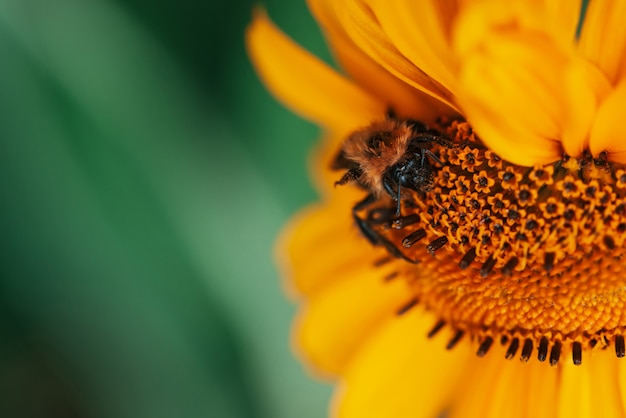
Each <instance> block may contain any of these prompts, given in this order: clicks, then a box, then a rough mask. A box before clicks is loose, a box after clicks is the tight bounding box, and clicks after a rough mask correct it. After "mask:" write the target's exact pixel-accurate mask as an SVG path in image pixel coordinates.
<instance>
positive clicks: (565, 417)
mask: <svg viewBox="0 0 626 418" xmlns="http://www.w3.org/2000/svg"><path fill="white" fill-rule="evenodd" d="M594 360H595V359H594ZM587 363H591V361H587ZM593 366H595V364H583V365H582V367H576V366H574V365H573V364H571V363H569V362H565V363H564V364H561V365H559V367H560V368H561V379H560V385H559V399H558V415H557V416H558V417H562V418H577V417H580V418H583V417H593V416H604V415H596V410H595V407H594V405H592V404H591V397H590V394H591V390H592V389H591V387H592V385H594V384H595V382H592V381H591V377H590V375H589V370H590V369H591V368H592V367H593ZM606 377H608V376H606Z"/></svg>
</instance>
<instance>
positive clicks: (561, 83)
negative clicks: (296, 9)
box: [247, 0, 626, 418]
mask: <svg viewBox="0 0 626 418" xmlns="http://www.w3.org/2000/svg"><path fill="white" fill-rule="evenodd" d="M309 6H310V9H311V11H312V12H313V14H314V16H315V17H316V19H317V20H318V22H319V23H320V25H321V26H322V28H323V30H324V33H325V35H326V37H327V39H328V42H329V45H330V47H331V48H332V51H333V53H334V55H335V57H336V59H337V61H338V63H339V65H340V66H341V68H342V69H343V70H344V71H345V73H346V75H341V74H339V73H337V72H336V71H335V70H333V69H331V68H330V67H328V66H327V65H325V64H324V63H322V62H321V61H319V60H318V59H317V58H315V57H314V56H312V55H310V54H309V53H308V52H306V51H304V50H302V49H301V48H300V47H298V46H297V45H296V44H294V43H293V42H292V41H291V40H289V39H288V38H287V37H286V36H285V35H284V34H282V33H281V32H280V31H279V30H278V29H277V28H276V27H275V26H274V25H273V24H272V23H271V22H270V21H269V20H268V18H267V17H266V15H265V14H264V13H263V12H258V13H256V14H255V18H254V21H253V23H252V25H251V26H250V28H249V31H248V34H247V35H248V36H247V41H248V49H249V53H250V56H251V57H252V61H253V63H254V64H255V66H256V68H257V71H258V72H259V74H260V76H261V78H262V79H263V80H264V82H265V83H266V84H267V86H268V88H269V89H270V90H271V91H272V92H273V93H274V94H275V95H276V96H277V98H279V99H280V100H281V101H283V102H284V103H285V104H286V105H287V106H290V107H291V108H293V109H294V110H295V111H296V112H298V113H299V114H301V115H303V116H304V117H306V118H308V119H310V120H312V121H315V122H317V123H319V124H320V125H322V126H323V127H325V129H326V131H327V136H326V140H325V141H324V142H323V144H322V147H321V150H320V152H319V153H318V155H317V159H316V162H315V170H314V176H315V179H316V181H317V183H318V185H319V190H320V193H321V194H322V195H323V202H322V203H320V204H318V205H316V206H314V207H312V208H310V209H308V210H306V211H305V212H303V213H302V214H301V215H300V216H298V217H297V218H296V219H294V220H293V221H292V222H291V224H290V226H289V227H288V228H287V229H286V231H285V234H284V235H283V237H282V239H281V243H280V251H281V265H282V267H283V268H284V270H285V272H284V274H285V276H286V277H289V279H290V284H291V285H292V287H293V290H294V291H295V293H297V294H298V296H299V297H301V299H302V309H301V312H300V315H299V317H298V321H297V324H296V330H295V345H296V347H297V349H298V351H299V352H300V353H301V354H302V355H303V357H304V358H305V359H306V360H307V361H308V362H309V363H310V364H312V365H313V366H314V368H315V369H316V370H317V371H319V372H322V373H323V374H324V375H326V376H330V377H332V378H334V379H338V381H339V383H340V384H339V386H338V389H337V391H336V396H335V400H334V402H333V407H332V409H331V410H332V413H333V414H334V416H338V417H342V418H357V417H358V418H362V417H421V416H425V417H426V416H431V417H436V416H440V415H441V414H442V413H445V414H446V416H449V417H456V416H463V417H467V416H469V417H472V416H476V417H502V416H507V417H509V416H511V417H544V416H545V417H553V416H566V417H573V416H580V417H590V416H602V417H605V416H607V417H613V416H615V417H624V416H626V370H622V369H623V368H626V363H625V362H626V360H622V359H621V357H624V355H625V354H626V347H625V341H624V335H626V311H625V309H624V306H625V302H626V264H624V256H625V250H626V168H625V167H624V164H625V163H626V140H624V138H626V128H624V124H623V121H622V112H623V109H626V29H624V28H626V26H625V25H623V23H622V22H623V17H624V16H626V0H625V1H609V0H604V1H601V0H597V1H592V2H590V4H589V6H588V8H587V10H586V11H585V12H584V19H583V22H582V26H581V29H580V31H579V33H577V28H578V27H579V22H580V20H581V18H580V16H581V13H582V11H581V5H580V4H575V2H571V1H564V0H560V1H557V0H544V1H539V0H526V1H522V0H513V1H509V2H502V1H497V0H456V1H452V0H446V1H434V0H425V1H420V2H412V1H409V0H391V1H381V0H339V1H330V0H310V2H309ZM333 168H334V169H335V170H333ZM337 169H339V170H337ZM335 183H338V185H337V186H336V187H333V186H334V185H335ZM354 185H356V186H360V187H354ZM512 359H519V360H522V361H510V360H512ZM548 364H549V365H552V366H554V367H549V366H547V365H548Z"/></svg>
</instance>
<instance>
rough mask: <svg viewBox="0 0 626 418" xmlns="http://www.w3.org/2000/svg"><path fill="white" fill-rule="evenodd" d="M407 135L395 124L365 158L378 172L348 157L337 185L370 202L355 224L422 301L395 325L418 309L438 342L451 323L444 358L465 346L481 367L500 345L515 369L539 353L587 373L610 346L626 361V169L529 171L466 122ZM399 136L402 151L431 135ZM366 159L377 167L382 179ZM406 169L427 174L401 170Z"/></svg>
mask: <svg viewBox="0 0 626 418" xmlns="http://www.w3.org/2000/svg"><path fill="white" fill-rule="evenodd" d="M411 123H414V122H409V121H407V122H397V123H396V124H395V125H393V126H392V127H393V128H394V129H396V131H394V133H393V134H392V135H389V136H388V138H387V142H385V143H383V144H382V145H381V144H380V143H377V144H376V146H374V147H373V148H375V149H372V147H371V146H370V147H369V148H368V150H369V151H375V152H373V153H370V154H368V158H370V160H366V161H359V162H357V161H356V160H355V158H354V155H355V154H354V153H352V154H350V153H348V154H347V155H343V156H342V158H344V159H345V158H346V157H347V160H349V161H352V164H351V165H350V164H348V165H345V164H344V168H349V171H348V173H351V174H349V175H348V174H346V176H348V177H349V178H347V179H346V176H344V177H343V178H342V180H341V181H340V183H344V182H346V181H348V180H355V181H357V182H359V183H360V184H361V185H364V186H365V187H366V188H368V189H369V190H370V191H371V192H372V194H371V195H370V197H369V198H368V199H366V200H365V201H363V202H361V203H360V204H358V205H357V206H355V208H354V215H355V220H356V222H357V225H358V226H359V228H360V229H361V231H362V232H363V233H364V235H365V236H366V237H367V238H368V239H369V240H370V241H372V243H374V244H377V245H383V246H384V247H386V248H387V250H388V251H389V253H390V254H391V255H393V256H395V257H397V258H399V259H400V261H399V262H398V273H399V274H397V275H395V276H394V277H396V278H395V279H394V280H397V277H405V278H407V280H408V282H409V284H410V288H411V289H412V291H413V292H414V294H415V298H414V299H413V300H412V301H411V303H409V305H407V306H406V307H403V308H401V309H400V313H403V312H404V311H406V310H408V308H409V307H411V306H413V305H414V304H416V303H417V301H419V303H420V304H423V305H424V306H426V307H427V308H428V309H430V310H432V311H434V312H435V313H437V314H438V315H439V317H440V318H441V321H440V322H439V323H437V324H436V325H435V327H434V328H433V331H431V335H434V334H435V333H437V331H438V330H439V329H441V328H442V327H443V326H444V325H448V326H450V327H452V328H453V329H455V330H456V334H455V335H454V337H453V338H452V340H451V341H450V342H449V343H448V348H451V347H453V346H454V345H455V344H456V343H457V342H458V341H459V340H460V339H461V338H463V337H464V336H469V337H470V338H471V339H472V341H474V342H475V343H476V344H477V345H478V351H477V354H478V355H481V356H482V355H484V354H486V353H487V351H488V350H489V348H490V347H491V345H492V344H493V342H494V341H499V342H501V343H502V344H507V345H508V349H507V352H506V357H507V358H513V357H517V356H518V355H519V357H520V358H521V360H522V361H527V360H528V359H529V358H530V357H531V356H532V355H533V351H534V350H536V353H537V358H538V359H539V360H540V361H544V360H546V359H547V358H549V359H550V363H551V364H552V365H556V364H557V363H558V362H559V358H560V357H561V355H562V353H563V352H568V353H570V354H571V358H572V361H573V362H574V363H575V364H580V363H581V361H582V352H583V351H584V350H589V349H591V348H594V347H603V348H606V347H608V346H610V345H613V346H614V349H615V352H616V354H617V356H618V357H623V356H624V354H625V347H624V337H623V335H624V333H625V326H624V325H625V324H626V311H625V310H624V309H623V306H625V302H626V264H625V263H624V261H623V260H622V258H623V256H624V253H625V240H626V170H624V168H623V167H621V166H619V167H618V166H616V165H615V164H613V163H610V162H607V161H606V158H604V156H601V158H599V159H593V158H592V157H591V156H583V157H581V158H567V157H564V158H563V160H561V161H557V162H555V163H553V164H551V165H547V166H535V167H520V166H516V165H513V164H510V163H508V162H506V161H503V160H501V159H500V158H499V157H498V156H497V155H496V154H494V153H493V152H492V151H490V150H488V149H487V148H485V147H484V145H482V144H481V142H480V140H479V139H478V138H476V136H475V135H474V134H473V132H472V129H471V127H470V126H469V125H468V124H467V123H465V122H451V123H448V124H445V125H442V126H439V127H438V129H436V130H428V129H426V128H425V127H424V128H423V129H422V128H421V127H420V128H415V126H414V125H411ZM404 127H406V128H407V129H408V130H409V134H408V138H407V139H404V140H403V141H404V142H402V143H403V144H412V143H414V142H415V138H416V137H420V136H423V135H426V136H427V137H426V138H422V140H420V141H419V144H421V145H417V146H411V145H406V146H400V145H399V144H398V143H393V140H394V138H397V137H398V135H399V134H400V133H402V132H403V131H402V129H403V128H404ZM360 132H361V131H360ZM376 132H378V133H380V132H379V131H376V130H374V134H372V131H368V136H367V137H368V138H369V137H371V136H376ZM361 136H363V135H361ZM351 138H352V137H351ZM350 140H351V139H350V138H349V139H348V141H347V142H350ZM352 141H353V142H354V139H352ZM392 149H393V150H394V151H395V154H394V153H392V152H391V150H392ZM345 151H346V148H344V154H345ZM393 156H395V157H393ZM385 158H386V160H385ZM371 159H378V160H377V165H376V167H382V168H380V169H379V170H378V171H373V170H372V169H371V167H370V166H368V165H367V164H366V162H371ZM410 160H413V163H412V165H411V167H417V168H418V169H419V170H421V171H419V173H418V174H415V173H417V171H415V173H414V172H409V171H408V169H407V168H406V167H409V161H410ZM416 161H417V162H416ZM383 163H385V164H383ZM391 167H394V170H395V171H393V173H392V174H389V172H390V168H391ZM407 173H408V174H407ZM418 175H419V176H421V177H419V178H417V180H415V176H418ZM368 176H369V177H368ZM374 176H379V177H381V182H380V184H381V186H380V190H378V189H376V188H375V187H376V184H375V183H373V182H372V181H369V180H368V179H369V178H370V177H374ZM411 176H413V177H411ZM426 177H428V181H427V182H421V181H420V179H425V178H426ZM385 178H386V180H385ZM381 190H382V192H381ZM398 197H399V198H398ZM407 261H408V262H407Z"/></svg>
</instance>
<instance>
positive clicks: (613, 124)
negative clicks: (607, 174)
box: [589, 79, 626, 162]
mask: <svg viewBox="0 0 626 418" xmlns="http://www.w3.org/2000/svg"><path fill="white" fill-rule="evenodd" d="M624 109H626V79H624V80H623V81H622V82H620V84H619V85H618V86H617V88H616V89H615V90H614V91H613V92H611V94H609V95H608V96H607V97H606V99H605V100H604V102H602V104H601V105H600V108H599V109H598V112H597V114H596V118H595V120H594V122H593V126H592V127H591V135H590V138H589V148H590V150H591V152H592V154H593V155H598V154H599V153H600V152H602V151H608V153H609V159H610V160H612V161H619V162H626V141H624V138H626V124H625V123H624Z"/></svg>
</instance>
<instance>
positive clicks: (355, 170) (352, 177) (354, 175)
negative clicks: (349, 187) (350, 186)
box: [335, 167, 363, 186]
mask: <svg viewBox="0 0 626 418" xmlns="http://www.w3.org/2000/svg"><path fill="white" fill-rule="evenodd" d="M361 174H363V172H362V171H361V169H360V168H359V167H352V168H351V169H350V170H348V171H346V173H345V174H344V175H343V176H341V178H340V179H339V180H337V181H336V182H335V186H343V185H344V184H347V183H351V182H353V181H357V180H358V179H359V177H361Z"/></svg>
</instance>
